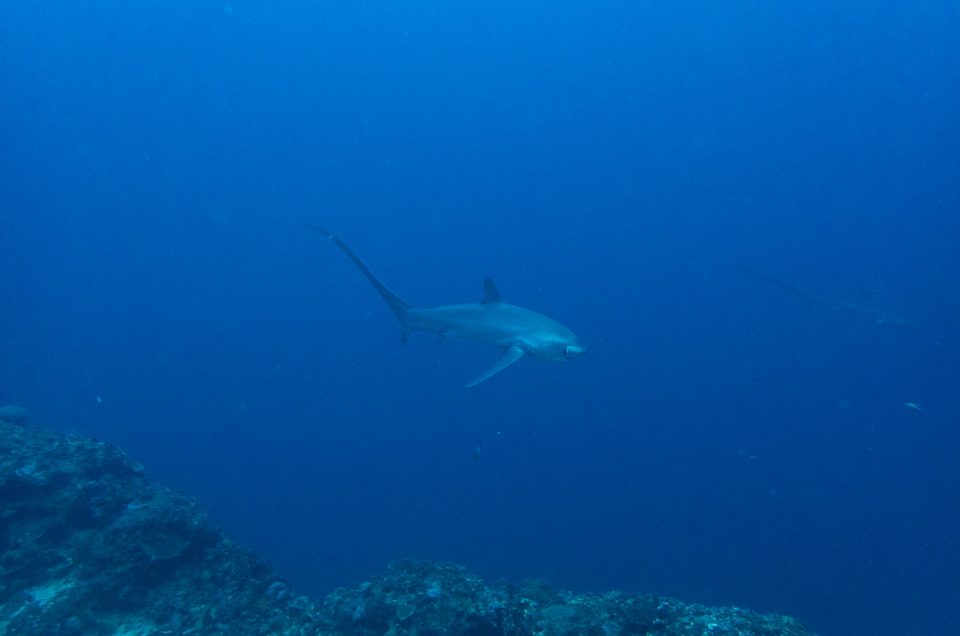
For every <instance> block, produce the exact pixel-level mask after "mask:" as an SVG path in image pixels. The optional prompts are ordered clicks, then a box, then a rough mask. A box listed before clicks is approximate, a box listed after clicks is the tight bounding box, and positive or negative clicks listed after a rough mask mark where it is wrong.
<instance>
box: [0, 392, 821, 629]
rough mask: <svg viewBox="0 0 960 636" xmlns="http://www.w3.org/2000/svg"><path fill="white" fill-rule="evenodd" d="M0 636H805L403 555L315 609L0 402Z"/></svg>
mask: <svg viewBox="0 0 960 636" xmlns="http://www.w3.org/2000/svg"><path fill="white" fill-rule="evenodd" d="M0 634H11V635H14V634H16V635H28V636H29V635H34V634H36V635H43V636H46V635H50V636H81V635H83V636H99V635H107V634H109V635H116V636H159V635H161V634H195V635H200V634H223V635H225V636H226V635H231V636H244V635H248V634H250V635H252V634H331V635H348V634H349V635H353V634H356V635H361V636H366V635H370V636H373V635H377V636H381V635H398V636H399V635H403V634H410V635H414V634H416V635H421V636H427V635H434V636H439V635H446V634H450V635H454V634H457V635H459V634H463V635H467V636H488V635H489V636H493V635H511V636H526V635H530V636H533V635H536V634H543V635H558V636H559V635H561V634H571V635H572V634H584V635H587V634H597V635H603V636H615V635H620V634H624V635H625V634H650V635H653V634H656V635H664V636H672V635H677V636H679V635H687V634H711V635H719V634H728V635H733V634H738V635H756V636H761V635H763V636H773V635H784V636H809V635H811V634H812V632H810V631H809V630H808V629H806V628H805V627H804V626H803V625H801V624H800V623H798V622H797V621H796V620H794V619H792V618H789V617H785V616H777V615H760V614H756V613H754V612H751V611H748V610H744V609H739V608H712V607H703V606H700V605H692V604H688V603H681V602H679V601H676V600H673V599H670V598H666V597H662V596H656V595H628V594H622V593H619V592H611V593H608V594H604V595H584V594H572V593H569V592H561V591H557V590H554V589H552V588H551V587H550V586H549V585H547V584H546V583H544V582H542V581H525V582H521V583H515V584H497V585H487V584H485V583H484V582H483V581H481V580H480V579H479V578H477V577H476V576H474V575H473V574H471V573H470V572H468V571H467V570H465V569H464V568H462V567H459V566H457V565H453V564H449V563H436V562H424V561H397V562H395V563H392V564H391V565H390V566H389V567H388V569H387V571H386V573H384V574H383V575H380V576H376V577H374V578H372V579H371V580H370V581H367V582H364V583H361V584H360V585H356V586H354V587H347V588H341V589H338V590H336V591H334V592H333V593H331V594H329V595H328V596H327V597H326V598H325V599H323V600H319V601H315V600H311V599H308V598H307V597H305V596H299V595H297V594H296V593H295V592H294V591H293V590H291V589H290V586H289V585H288V584H287V583H286V582H285V581H284V580H282V579H281V578H279V577H277V576H276V575H275V574H274V573H273V572H272V571H271V569H270V567H269V566H267V565H266V564H265V563H264V562H263V561H262V560H260V559H259V558H257V557H256V556H254V555H253V554H251V553H250V552H248V551H246V550H244V549H243V548H241V547H239V546H238V545H236V544H235V543H233V542H231V541H230V540H229V539H228V538H226V537H225V536H224V535H223V534H222V533H221V532H220V531H219V530H217V529H216V528H215V527H214V526H212V525H211V524H210V522H209V521H208V520H207V519H206V517H205V516H204V515H203V513H202V512H201V511H200V510H199V509H198V507H197V505H196V503H195V502H194V501H193V500H191V499H189V498H188V497H185V496H183V495H179V494H176V493H174V492H171V491H170V490H167V489H165V488H162V487H159V486H156V485H153V484H150V483H149V482H148V481H147V480H146V479H144V476H143V469H142V467H141V466H140V465H138V464H137V463H135V462H133V461H131V460H130V459H129V458H127V457H126V456H125V455H124V454H123V452H122V451H120V450H119V449H118V448H116V447H115V446H112V445H110V444H105V443H103V442H98V441H95V440H92V439H89V438H85V437H79V436H64V435H61V434H59V433H57V432H54V431H51V430H49V429H45V428H42V427H39V426H34V425H31V424H30V423H29V422H28V421H27V414H26V411H24V410H23V409H20V408H17V407H0Z"/></svg>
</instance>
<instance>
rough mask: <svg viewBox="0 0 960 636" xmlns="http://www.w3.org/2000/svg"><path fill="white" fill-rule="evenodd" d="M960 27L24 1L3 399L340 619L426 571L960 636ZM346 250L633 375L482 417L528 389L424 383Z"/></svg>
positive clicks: (2, 51)
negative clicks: (345, 589) (373, 588)
mask: <svg viewBox="0 0 960 636" xmlns="http://www.w3.org/2000/svg"><path fill="white" fill-rule="evenodd" d="M958 27H960V5H957V4H956V3H954V2H946V1H939V2H938V1H920V2H910V3H903V2H887V1H884V2H863V1H862V0H861V1H858V2H849V3H836V2H825V1H820V0H815V1H813V2H805V3H769V2H759V1H753V2H751V1H745V2H735V3H712V2H705V1H703V0H700V1H691V2H675V3H655V2H608V3H585V2H584V3H548V2H543V1H542V0H534V1H530V2H482V3H481V2H453V3H443V2H430V3H379V2H358V3H322V2H321V3H318V2H305V1H302V0H300V1H294V2H288V3H282V5H278V4H277V3H266V2H254V1H243V0H236V1H232V2H215V3H187V2H180V3H126V2H73V3H58V2H30V3H27V2H7V3H3V4H2V5H0V232H2V234H0V236H2V247H0V297H2V298H3V310H2V311H0V403H4V404H5V403H17V404H23V405H25V406H27V407H29V408H30V409H31V411H32V413H33V414H34V417H35V419H36V420H38V421H41V422H46V423H49V424H50V425H53V426H56V427H58V428H61V429H64V430H70V431H76V432H79V433H83V434H86V435H93V436H96V437H99V438H102V439H106V440H109V441H111V442H114V443H116V444H118V445H120V446H121V447H123V448H124V449H125V450H127V451H128V452H129V453H130V454H131V455H132V456H133V457H135V458H136V459H138V460H139V461H141V462H142V463H144V464H145V465H146V466H147V471H148V474H149V475H150V476H151V477H152V478H154V479H156V480H158V481H160V482H162V483H164V484H167V485H169V486H171V487H174V488H177V489H179V490H182V491H185V492H187V493H190V494H192V495H195V496H196V497H197V498H198V499H199V500H200V501H201V502H202V504H203V505H204V506H205V507H206V508H207V509H208V510H209V511H210V515H211V517H212V518H213V520H214V521H215V522H216V523H217V524H218V525H220V526H221V527H222V528H224V530H226V531H227V532H228V533H229V534H230V535H232V536H233V537H235V538H236V539H237V540H238V541H239V542H240V543H242V544H243V545H245V546H247V547H250V548H251V549H254V550H255V551H257V552H258V553H260V554H262V555H263V556H264V557H266V558H267V559H268V560H269V561H270V562H271V563H272V564H273V565H274V566H275V567H276V568H277V570H278V571H279V572H280V573H281V574H282V575H283V576H285V577H287V578H289V579H290V580H291V581H292V582H293V583H294V584H295V586H296V587H297V588H298V589H299V590H302V591H303V592H306V593H311V594H315V595H322V594H324V593H326V592H328V591H330V590H331V589H333V588H334V587H336V586H338V585H347V584H353V583H356V582H358V581H360V580H362V579H364V578H366V577H368V576H370V575H371V574H374V573H376V572H379V571H380V570H382V569H383V567H384V566H385V564H386V563H387V562H388V561H390V560H392V559H396V558H400V557H418V558H430V559H445V560H452V561H455V562H458V563H461V564H463V565H465V566H467V567H469V568H471V569H472V570H474V571H476V572H477V573H479V574H481V575H482V576H484V577H487V578H489V579H498V578H501V577H516V578H522V577H542V578H545V579H547V580H549V581H551V582H552V583H554V584H556V585H558V586H561V587H565V588H572V589H575V590H585V591H586V590H594V591H602V590H607V589H611V588H623V589H626V590H631V591H640V592H661V593H664V594H668V595H672V596H676V597H679V598H682V599H685V600H690V601H699V602H703V603H709V604H737V605H741V606H747V607H751V608H753V609H757V610H761V611H775V612H783V613H789V614H793V615H796V616H798V617H799V618H801V619H802V620H804V621H806V622H807V623H809V624H810V625H811V626H812V627H813V628H815V629H816V630H818V632H820V633H823V634H839V635H862V634H866V633H870V634H877V635H887V634H890V635H892V634H897V635H903V634H918V635H920V634H934V633H952V632H953V631H954V630H955V625H956V624H957V623H958V622H960V599H958V597H957V593H956V592H957V589H960V540H958V534H957V532H956V529H957V527H958V523H960V512H958V511H960V506H958V505H957V503H958V498H957V493H958V488H960V468H958V461H957V458H958V456H960V430H958V424H960V393H958V386H960V326H958V321H957V315H958V313H960V297H958V296H960V294H958V287H957V283H956V281H957V279H958V278H957V277H958V272H960V249H958V248H960V245H958V243H960V188H958V184H960V39H958V38H957V37H956V33H957V30H958ZM303 223H316V224H320V225H324V226H326V227H329V228H330V229H332V230H334V231H336V232H337V233H338V234H340V235H341V236H342V237H344V239H345V240H346V241H347V242H349V243H350V244H351V245H352V246H353V248H354V249H355V250H356V251H357V252H358V253H359V254H360V255H361V256H362V257H363V258H364V259H366V261H367V262H368V264H369V265H370V267H371V268H372V269H373V270H374V271H375V272H377V273H378V274H379V275H380V276H381V277H382V278H383V279H384V280H385V281H386V283H387V284H388V285H390V286H391V287H392V288H393V289H394V290H395V291H396V292H397V293H399V294H400V295H401V296H403V297H404V298H405V299H406V300H408V301H409V302H411V303H413V304H423V305H429V304H444V303H453V302H470V301H475V300H479V299H480V298H481V296H482V281H483V279H484V277H486V276H491V277H493V279H494V280H496V281H497V284H498V286H499V288H500V291H501V293H502V294H503V296H504V299H505V300H506V301H507V302H511V303H514V304H518V305H522V306H525V307H529V308H531V309H534V310H536V311H540V312H542V313H545V314H547V315H549V316H551V317H554V318H556V319H557V320H559V321H561V322H563V323H564V324H566V325H568V326H569V327H570V328H571V329H573V330H574V331H576V332H577V333H578V334H579V336H580V337H581V338H582V339H583V340H584V342H585V343H586V344H587V346H588V347H589V348H590V353H589V355H587V356H586V357H584V358H581V359H578V360H576V361H572V362H568V363H564V364H550V363H543V362H537V361H532V360H531V361H527V360H523V361H521V362H520V363H518V364H517V365H515V366H514V367H511V368H510V369H507V370H506V371H504V372H503V373H501V374H500V375H498V376H496V377H494V378H493V379H491V380H489V381H488V382H486V383H484V384H481V385H480V386H478V387H475V388H472V389H465V388H464V387H463V384H464V383H465V382H466V381H468V380H469V379H471V378H473V377H474V376H475V375H477V374H478V373H479V372H480V371H482V370H483V369H485V368H486V367H487V366H489V364H491V363H492V362H493V360H494V359H495V358H496V357H497V355H498V352H497V351H496V350H494V349H491V348H488V347H483V346H481V345H475V344H470V343H463V342H446V343H443V344H441V345H440V346H436V345H435V338H433V337H431V336H430V335H429V334H415V335H414V337H413V338H412V339H411V342H410V343H408V345H407V346H401V345H400V334H399V328H398V325H397V324H396V321H395V320H394V318H393V316H392V315H391V314H390V312H389V310H388V309H387V307H386V306H385V305H384V304H383V303H382V301H381V300H380V298H378V297H377V295H376V294H375V292H374V291H373V290H372V289H371V288H370V286H369V285H368V284H367V282H366V281H365V280H364V279H363V278H362V277H361V276H360V274H359V273H358V272H357V271H356V270H355V269H354V267H353V265H352V264H351V263H350V262H349V261H348V260H347V259H346V258H345V257H344V255H343V254H342V253H340V252H339V251H338V250H337V249H336V248H335V247H334V246H333V245H332V244H331V243H330V242H329V241H327V240H325V239H323V238H322V237H320V236H318V235H316V234H314V233H311V232H309V231H307V230H304V229H303V228H302V224H303ZM731 266H733V267H731ZM738 268H747V269H748V270H750V271H752V272H754V273H759V274H760V276H758V275H753V274H751V273H750V272H749V271H748V272H744V271H742V269H738ZM762 276H769V277H773V280H775V281H778V283H779V285H778V284H777V283H774V284H770V282H771V281H770V280H765V279H764V278H762ZM791 290H793V291H791ZM810 299H815V300H816V301H817V302H809V301H810ZM881 311H883V312H895V313H897V314H899V315H901V316H903V317H904V320H903V321H893V322H884V323H879V322H877V320H876V318H877V317H879V316H881V314H880V312H881ZM910 405H914V406H916V407H918V408H914V406H910Z"/></svg>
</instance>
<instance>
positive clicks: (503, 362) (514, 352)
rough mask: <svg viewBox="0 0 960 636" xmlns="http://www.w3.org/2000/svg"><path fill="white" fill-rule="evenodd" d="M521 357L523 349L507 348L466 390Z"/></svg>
mask: <svg viewBox="0 0 960 636" xmlns="http://www.w3.org/2000/svg"><path fill="white" fill-rule="evenodd" d="M487 280H490V279H489V278H488V279H487ZM522 357H523V349H521V348H520V347H516V346H514V347H507V348H506V349H504V350H503V355H502V356H500V358H499V359H498V360H497V361H496V362H494V363H493V366H492V367H490V368H489V369H487V370H486V371H484V372H483V373H481V374H480V375H478V376H477V377H475V378H474V379H473V380H471V381H470V382H468V383H467V385H466V386H467V388H470V387H472V386H477V385H478V384H480V383H481V382H483V381H484V380H487V379H489V378H491V377H493V376H495V375H496V374H498V373H500V372H501V371H503V370H504V369H506V368H507V367H509V366H510V365H511V364H513V363H514V362H516V361H517V360H519V359H520V358H522Z"/></svg>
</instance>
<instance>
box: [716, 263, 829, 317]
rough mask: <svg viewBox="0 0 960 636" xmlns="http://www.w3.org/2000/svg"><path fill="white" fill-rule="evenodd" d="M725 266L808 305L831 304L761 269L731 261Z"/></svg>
mask: <svg viewBox="0 0 960 636" xmlns="http://www.w3.org/2000/svg"><path fill="white" fill-rule="evenodd" d="M727 267H729V268H730V269H732V270H736V271H738V272H742V273H744V274H747V275H748V276H753V277H754V278H759V279H760V280H762V281H764V282H766V283H768V284H770V285H773V286H774V287H779V288H780V289H782V290H783V291H785V292H787V293H788V294H790V295H792V296H794V297H795V298H797V299H799V300H800V302H802V303H804V304H806V305H809V306H811V307H817V306H822V305H829V304H831V303H830V302H829V301H825V300H824V299H822V298H820V297H819V296H815V295H813V294H810V293H808V292H806V291H803V290H801V289H799V288H797V287H794V286H793V285H791V284H790V283H787V282H786V281H782V280H780V279H779V278H776V277H774V276H771V275H770V274H767V273H765V272H762V271H760V270H757V269H753V268H751V267H743V266H741V265H734V264H731V263H728V264H727Z"/></svg>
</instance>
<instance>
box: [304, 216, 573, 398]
mask: <svg viewBox="0 0 960 636" xmlns="http://www.w3.org/2000/svg"><path fill="white" fill-rule="evenodd" d="M307 227H308V228H310V229H312V230H314V231H316V232H319V233H320V234H323V235H324V236H326V237H327V238H329V239H330V240H331V241H333V242H334V243H335V244H336V245H337V247H339V248H340V249H341V250H343V252H344V253H345V254H346V255H347V256H349V257H350V260H352V261H353V262H354V264H355V265H356V266H357V267H358V268H359V269H360V271H361V272H363V275H364V276H366V278H367V280H368V281H370V284H371V285H373V287H374V289H376V290H377V292H378V293H379V294H380V296H381V297H382V298H383V300H385V301H386V303H387V305H388V306H389V307H390V309H391V310H393V313H394V315H395V316H396V317H397V319H398V320H399V321H400V327H401V329H402V339H403V342H406V341H407V338H408V337H409V336H410V333H411V332H413V331H432V332H435V333H437V334H439V335H440V336H441V337H442V338H459V339H463V340H473V341H476V342H484V343H487V344H492V345H496V346H497V347H499V348H500V349H501V350H502V353H501V355H500V358H499V359H498V360H497V361H496V362H495V363H494V364H493V366H492V367H490V368H489V369H487V370H486V371H484V372H483V373H481V374H480V375H479V376H477V377H476V378H474V379H473V380H471V381H470V382H468V383H467V386H468V387H471V386H476V385H477V384H480V383H481V382H483V381H484V380H487V379H489V378H490V377H492V376H494V375H496V374H497V373H500V372H501V371H503V370H504V369H506V368H507V367H509V366H510V365H511V364H513V363H514V362H516V361H517V360H519V359H520V358H523V357H524V356H531V357H536V358H542V359H546V360H558V361H559V360H569V359H572V358H576V357H579V356H581V355H583V354H584V353H586V351H587V349H586V347H584V346H583V344H582V343H581V342H580V339H579V338H577V336H576V335H575V334H574V333H573V332H572V331H570V330H569V329H567V328H566V327H564V326H563V325H561V324H560V323H558V322H557V321H555V320H552V319H550V318H547V317H546V316H544V315H541V314H538V313H536V312H534V311H530V310H529V309H524V308H523V307H517V306H515V305H508V304H507V303H505V302H503V301H502V300H501V299H500V293H499V292H498V291H497V288H496V286H495V285H494V284H493V281H492V280H491V279H489V278H487V279H486V280H485V281H484V283H483V291H484V294H483V300H481V301H480V302H479V303H468V304H462V305H439V306H436V307H413V306H411V305H409V304H408V303H407V302H405V301H404V300H403V299H402V298H400V297H399V296H397V295H396V294H395V293H393V292H392V291H391V290H390V289H389V288H388V287H387V286H386V285H384V284H383V282H382V281H381V280H380V279H379V278H377V276H376V275H375V274H374V273H373V272H372V271H370V268H369V267H367V266H366V264H364V262H363V261H362V260H360V257H359V256H357V255H356V253H355V252H354V251H353V250H352V249H350V246H348V245H347V244H346V243H344V242H343V241H342V240H341V239H340V237H338V236H336V235H335V234H333V233H331V232H329V231H327V230H325V229H323V228H321V227H317V226H316V225H307Z"/></svg>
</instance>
